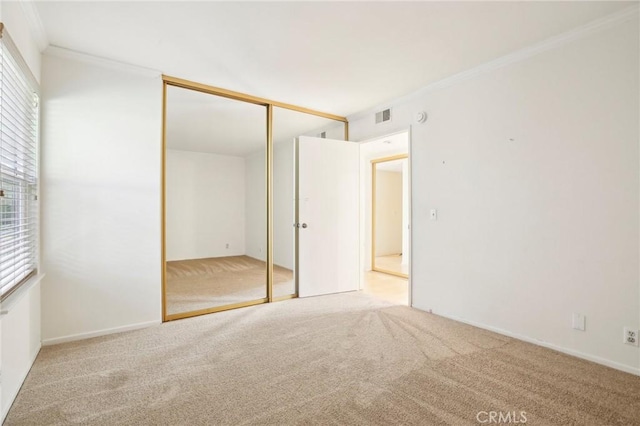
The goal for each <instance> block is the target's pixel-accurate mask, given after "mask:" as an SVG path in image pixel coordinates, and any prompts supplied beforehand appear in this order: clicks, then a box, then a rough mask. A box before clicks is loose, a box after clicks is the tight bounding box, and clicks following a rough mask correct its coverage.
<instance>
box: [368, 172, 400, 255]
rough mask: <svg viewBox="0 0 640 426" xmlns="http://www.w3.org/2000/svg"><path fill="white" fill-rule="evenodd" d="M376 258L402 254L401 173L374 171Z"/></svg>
mask: <svg viewBox="0 0 640 426" xmlns="http://www.w3.org/2000/svg"><path fill="white" fill-rule="evenodd" d="M375 213H376V241H375V242H376V244H375V247H376V256H387V255H392V254H400V253H401V252H402V172H391V171H386V170H376V211H375Z"/></svg>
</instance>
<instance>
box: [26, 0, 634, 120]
mask: <svg viewBox="0 0 640 426" xmlns="http://www.w3.org/2000/svg"><path fill="white" fill-rule="evenodd" d="M631 4H633V3H631V2H627V3H622V2H402V3H399V2H349V3H346V2H281V3H275V2H257V3H251V2H194V3H188V2H164V1H160V2H150V1H142V2H106V1H105V2H83V1H76V2H56V1H44V2H42V1H41V2H37V3H36V6H37V11H38V13H39V15H40V19H41V21H42V24H43V28H44V30H45V32H46V38H47V39H48V41H49V43H50V44H52V45H56V46H60V47H64V48H68V49H72V50H76V51H79V52H84V53H89V54H92V55H95V56H100V57H104V58H110V59H114V60H118V61H122V62H126V63H131V64H135V65H140V66H144V67H147V68H152V69H156V70H159V71H161V72H163V73H165V74H168V75H173V76H177V77H182V78H186V79H191V80H195V81H198V82H202V83H207V84H211V85H214V86H219V87H224V88H228V89H232V90H237V91H241V92H245V93H249V94H253V95H256V96H261V97H265V98H270V99H274V100H278V101H282V102H289V103H293V104H297V105H301V106H306V107H310V108H314V109H318V110H321V111H326V112H331V113H334V114H339V115H349V114H352V113H356V112H359V111H361V110H363V109H367V108H369V107H371V106H374V105H378V104H382V103H384V102H387V101H389V100H391V99H394V98H396V97H399V96H402V95H405V94H408V93H410V92H412V91H414V90H416V89H418V88H421V87H423V86H426V85H427V84H429V83H432V82H434V81H437V80H440V79H442V78H444V77H447V76H449V75H452V74H454V73H457V72H460V71H463V70H465V69H469V68H472V67H474V66H476V65H479V64H481V63H484V62H487V61H489V60H492V59H495V58H497V57H500V56H502V55H505V54H507V53H510V52H513V51H515V50H518V49H521V48H524V47H526V46H528V45H531V44H533V43H535V42H538V41H540V40H543V39H545V38H548V37H550V36H553V35H556V34H559V33H562V32H564V31H567V30H569V29H572V28H574V27H576V26H579V25H582V24H585V23H587V22H590V21H592V20H594V19H597V18H599V17H602V16H605V15H607V14H610V13H613V12H615V11H617V10H619V9H622V8H625V7H628V6H630V5H631Z"/></svg>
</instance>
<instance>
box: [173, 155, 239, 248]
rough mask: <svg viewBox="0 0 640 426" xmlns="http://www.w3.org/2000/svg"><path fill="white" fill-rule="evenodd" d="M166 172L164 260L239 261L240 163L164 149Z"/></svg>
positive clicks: (225, 158)
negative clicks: (229, 257)
mask: <svg viewBox="0 0 640 426" xmlns="http://www.w3.org/2000/svg"><path fill="white" fill-rule="evenodd" d="M166 168H167V169H166V170H167V171H166V190H167V204H166V232H167V234H166V238H167V260H183V259H203V258H207V257H223V256H238V255H243V254H244V253H245V160H244V158H242V157H232V156H229V155H218V154H209V153H203V152H190V151H178V150H173V149H168V150H167V156H166ZM227 244H228V245H229V247H228V248H227Z"/></svg>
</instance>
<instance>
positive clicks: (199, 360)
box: [6, 293, 640, 425]
mask: <svg viewBox="0 0 640 426" xmlns="http://www.w3.org/2000/svg"><path fill="white" fill-rule="evenodd" d="M481 411H486V412H489V411H502V412H503V413H504V414H505V415H506V412H507V411H516V412H518V414H519V412H521V411H524V412H525V415H526V418H527V424H529V425H633V424H636V425H637V424H639V422H640V377H637V376H633V375H630V374H626V373H622V372H619V371H616V370H612V369H609V368H606V367H603V366H599V365H596V364H593V363H590V362H587V361H583V360H580V359H577V358H573V357H570V356H566V355H563V354H560V353H557V352H554V351H551V350H548V349H544V348H541V347H537V346H534V345H531V344H527V343H523V342H520V341H517V340H513V339H509V338H507V337H504V336H500V335H497V334H494V333H491V332H488V331H483V330H480V329H477V328H473V327H471V326H467V325H464V324H460V323H457V322H454V321H451V320H447V319H444V318H441V317H438V316H435V315H431V314H428V313H424V312H421V311H418V310H414V309H411V308H408V307H405V306H392V305H389V304H386V303H384V302H379V301H377V300H375V299H373V298H371V297H369V296H367V295H363V294H360V293H348V294H340V295H332V296H323V297H315V298H308V299H293V300H288V301H284V302H279V303H273V304H267V305H259V306H254V307H250V308H245V309H239V310H235V311H227V312H222V313H218V314H213V315H207V316H202V317H196V318H190V319H186V320H181V321H173V322H170V323H165V324H163V325H161V326H157V327H153V328H149V329H145V330H139V331H133V332H127V333H122V334H118V335H112V336H107V337H100V338H95V339H91V340H86V341H82V342H75V343H68V344H62V345H58V346H53V347H46V348H43V349H42V352H41V353H40V355H39V356H38V358H37V360H36V363H35V365H34V366H33V369H32V370H31V373H30V374H29V376H28V377H27V380H26V382H25V384H24V386H23V388H22V390H21V392H20V394H19V395H18V397H17V399H16V402H15V404H14V406H13V408H12V409H11V411H10V412H9V415H8V417H7V421H6V423H7V425H54V424H55V425H66V424H82V425H242V424H259V425H290V424H301V425H302V424H304V425H339V424H342V425H368V424H372V425H399V424H403V425H445V424H449V425H476V424H478V422H477V420H476V416H477V414H478V412H481ZM480 418H481V419H485V418H484V417H482V415H481V417H480ZM520 420H522V418H520Z"/></svg>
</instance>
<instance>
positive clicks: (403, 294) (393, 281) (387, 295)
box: [361, 271, 409, 306]
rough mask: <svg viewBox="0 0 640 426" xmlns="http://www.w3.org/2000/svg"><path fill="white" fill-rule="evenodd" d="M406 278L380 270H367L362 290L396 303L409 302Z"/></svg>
mask: <svg viewBox="0 0 640 426" xmlns="http://www.w3.org/2000/svg"><path fill="white" fill-rule="evenodd" d="M407 281H408V280H407V279H406V278H401V277H396V276H394V275H389V274H385V273H381V272H375V271H367V272H365V277H364V286H363V287H362V290H361V291H362V292H363V293H365V294H368V295H370V296H373V297H375V298H377V299H381V300H385V301H387V302H390V303H395V304H397V305H405V306H406V305H408V304H409V288H408V285H407Z"/></svg>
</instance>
